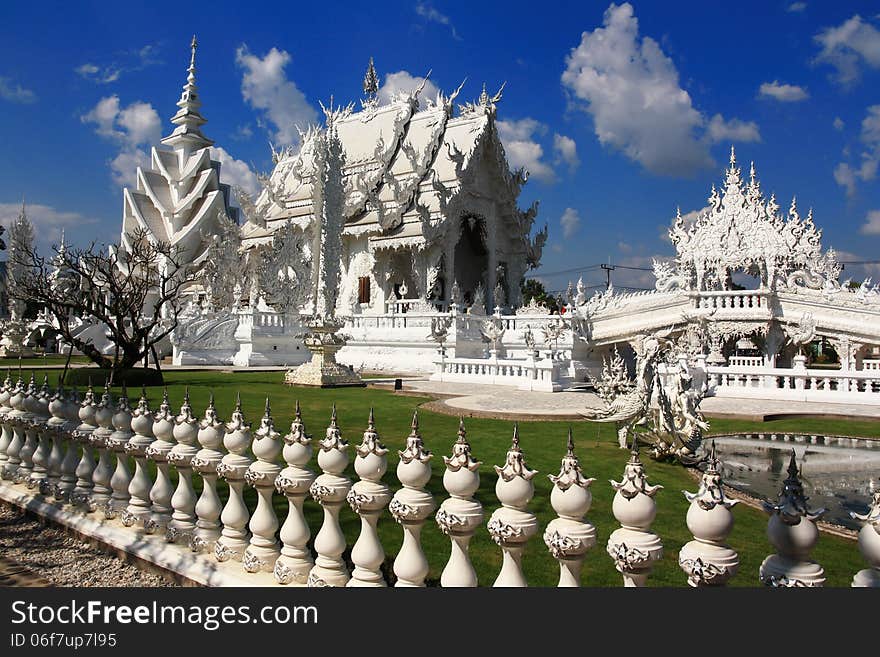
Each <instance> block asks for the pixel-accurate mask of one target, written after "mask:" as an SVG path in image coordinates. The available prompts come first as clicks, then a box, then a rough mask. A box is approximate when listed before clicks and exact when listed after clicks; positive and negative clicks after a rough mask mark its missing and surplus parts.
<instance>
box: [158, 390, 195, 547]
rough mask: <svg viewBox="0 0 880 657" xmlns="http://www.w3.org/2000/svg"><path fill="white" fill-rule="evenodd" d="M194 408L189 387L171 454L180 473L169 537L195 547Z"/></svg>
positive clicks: (178, 415) (174, 431)
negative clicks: (193, 542) (193, 541)
mask: <svg viewBox="0 0 880 657" xmlns="http://www.w3.org/2000/svg"><path fill="white" fill-rule="evenodd" d="M192 411H193V409H192V405H191V404H190V401H189V386H187V387H186V389H185V390H184V393H183V403H182V404H181V405H180V412H179V413H178V414H177V417H176V418H174V428H173V429H172V430H171V433H172V435H173V436H174V440H175V441H176V444H175V445H174V447H172V448H171V451H170V452H168V463H170V464H171V465H173V466H174V467H175V469H176V470H177V489H176V490H175V491H174V495H173V496H172V497H171V508H172V510H173V513H172V514H171V520H170V522H169V523H168V527H167V529H166V530H165V538H166V540H167V541H168V542H169V543H174V542H176V541H181V542H185V543H186V544H188V545H191V544H192V538H193V532H194V531H195V529H196V501H197V498H196V491H195V489H194V488H193V482H192V475H193V464H192V462H193V459H194V458H195V457H196V454H198V453H199V448H198V446H197V441H198V438H199V428H200V424H199V421H198V420H197V419H196V418H195V417H193V412H192Z"/></svg>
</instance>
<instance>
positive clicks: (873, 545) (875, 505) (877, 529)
mask: <svg viewBox="0 0 880 657" xmlns="http://www.w3.org/2000/svg"><path fill="white" fill-rule="evenodd" d="M870 493H871V498H872V499H871V506H870V508H869V509H868V512H867V513H866V514H864V515H859V514H858V513H852V512H850V515H851V516H852V517H853V518H855V519H856V520H861V521H862V522H863V523H864V524H863V525H862V529H861V530H860V531H859V551H860V552H861V553H862V556H863V557H864V558H865V561H867V562H868V565H869V566H870V568H865V569H864V570H860V571H859V572H857V573H856V575H855V577H853V581H852V585H853V586H854V587H858V588H880V487H878V486H876V484H875V483H874V481H873V480H872V481H871V488H870Z"/></svg>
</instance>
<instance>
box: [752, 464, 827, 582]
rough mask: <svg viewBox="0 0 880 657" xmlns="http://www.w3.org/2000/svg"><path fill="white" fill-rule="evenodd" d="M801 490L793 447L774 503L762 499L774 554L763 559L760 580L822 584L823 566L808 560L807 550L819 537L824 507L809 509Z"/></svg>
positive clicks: (823, 577) (812, 546)
mask: <svg viewBox="0 0 880 657" xmlns="http://www.w3.org/2000/svg"><path fill="white" fill-rule="evenodd" d="M808 499H809V498H808V497H806V495H805V494H804V486H803V484H802V483H801V480H800V476H799V471H798V467H797V460H796V455H795V451H794V448H792V450H791V460H790V461H789V464H788V477H787V478H786V479H785V481H783V482H782V491H781V492H780V493H779V501H778V502H777V503H776V504H771V503H768V502H764V510H765V511H766V512H767V513H769V514H770V521H769V523H768V525H767V537H768V538H769V539H770V542H771V543H772V544H773V546H774V547H775V548H776V554H772V555H770V556H768V557H767V558H766V559H764V562H763V563H762V564H761V568H760V570H759V576H760V578H761V582H762V583H764V584H766V585H767V586H774V587H780V586H781V587H801V586H823V585H824V584H825V570H824V569H823V568H822V566H820V565H819V564H818V563H816V562H815V561H811V560H810V552H811V551H812V550H813V548H814V547H815V545H816V542H817V541H818V540H819V530H818V528H817V527H816V521H817V520H818V519H819V518H820V517H821V516H822V514H824V513H825V509H816V510H811V509H810V508H809V507H808V505H807V500H808Z"/></svg>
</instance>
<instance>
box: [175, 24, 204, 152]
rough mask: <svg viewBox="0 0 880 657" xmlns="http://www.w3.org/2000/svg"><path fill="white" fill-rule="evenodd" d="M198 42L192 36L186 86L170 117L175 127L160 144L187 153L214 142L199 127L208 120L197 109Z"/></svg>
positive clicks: (199, 104)
mask: <svg viewBox="0 0 880 657" xmlns="http://www.w3.org/2000/svg"><path fill="white" fill-rule="evenodd" d="M197 47H198V42H197V41H196V37H195V35H193V38H192V42H191V43H190V59H189V68H188V69H187V76H186V84H184V85H183V91H182V92H181V94H180V100H178V101H177V107H178V108H179V109H178V110H177V113H176V114H175V115H174V116H172V117H171V123H173V124H174V125H176V126H177V127H176V128H175V129H174V132H172V133H171V134H170V135H169V136H167V137H165V138H164V139H162V143H163V144H166V145H168V146H171V147H173V148H178V147H180V148H183V149H184V150H187V151H190V152H191V151H195V150H198V149H200V148H205V147H207V146H211V145H212V144H213V143H214V142H213V141H212V140H210V139H208V138H207V137H205V135H203V134H202V131H201V127H202V126H203V125H205V123H207V122H208V120H207V119H206V118H205V117H204V116H202V115H201V113H200V112H199V108H201V106H202V102H201V101H200V100H199V94H198V91H197V90H198V87H197V86H196V48H197Z"/></svg>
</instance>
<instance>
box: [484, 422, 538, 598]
mask: <svg viewBox="0 0 880 657" xmlns="http://www.w3.org/2000/svg"><path fill="white" fill-rule="evenodd" d="M494 467H495V472H496V473H497V474H498V481H496V482H495V495H496V496H497V497H498V501H499V502H501V508H499V509H496V510H495V511H493V512H492V516H491V517H490V518H489V524H488V525H487V526H486V528H487V529H488V530H489V535H490V536H492V539H493V540H494V541H495V542H496V543H497V544H498V545H499V546H501V552H502V555H503V557H502V559H503V560H502V562H501V571H500V572H499V573H498V577H497V578H496V579H495V583H494V584H493V586H498V587H501V586H511V587H514V586H516V587H523V586H527V584H526V578H525V575H524V574H523V571H522V552H523V550H524V549H525V546H526V543H527V542H528V541H529V539H530V538H531V537H532V536H534V535H535V534H536V533H537V531H538V518H537V516H535V514H534V513H531V512H530V511H529V510H528V504H529V501H530V500H531V499H532V496H533V495H534V494H535V485H534V484H533V483H532V479H534V477H535V475H536V474H538V471H537V470H530V469H529V467H528V466H527V465H526V462H525V455H524V454H523V453H522V450H521V449H520V447H519V427H518V426H517V425H516V424H514V425H513V442H512V444H511V446H510V449H509V450H507V457H506V458H505V461H504V465H503V466H498V465H496V466H494Z"/></svg>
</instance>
